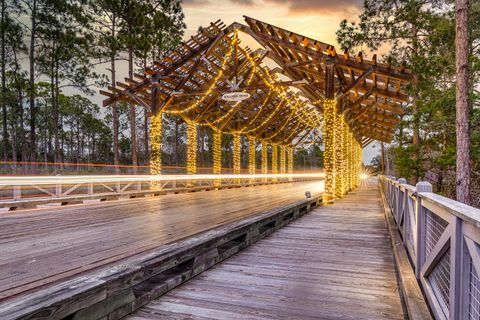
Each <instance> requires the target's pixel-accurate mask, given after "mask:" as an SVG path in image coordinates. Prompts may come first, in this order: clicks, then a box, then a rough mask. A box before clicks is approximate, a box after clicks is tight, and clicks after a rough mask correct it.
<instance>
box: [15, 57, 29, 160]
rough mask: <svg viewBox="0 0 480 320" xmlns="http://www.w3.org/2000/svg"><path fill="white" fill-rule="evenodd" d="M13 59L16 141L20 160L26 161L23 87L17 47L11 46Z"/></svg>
mask: <svg viewBox="0 0 480 320" xmlns="http://www.w3.org/2000/svg"><path fill="white" fill-rule="evenodd" d="M12 53H13V61H14V65H15V71H14V78H15V85H16V89H17V98H18V105H17V111H16V112H17V126H18V134H17V141H18V146H19V148H20V151H21V154H22V161H26V158H27V155H26V143H25V129H24V127H23V87H22V82H21V79H19V70H20V63H19V61H18V56H17V49H16V48H13V50H12Z"/></svg>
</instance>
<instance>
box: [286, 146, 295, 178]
mask: <svg viewBox="0 0 480 320" xmlns="http://www.w3.org/2000/svg"><path fill="white" fill-rule="evenodd" d="M287 152H288V173H293V159H294V148H293V146H289V147H287Z"/></svg>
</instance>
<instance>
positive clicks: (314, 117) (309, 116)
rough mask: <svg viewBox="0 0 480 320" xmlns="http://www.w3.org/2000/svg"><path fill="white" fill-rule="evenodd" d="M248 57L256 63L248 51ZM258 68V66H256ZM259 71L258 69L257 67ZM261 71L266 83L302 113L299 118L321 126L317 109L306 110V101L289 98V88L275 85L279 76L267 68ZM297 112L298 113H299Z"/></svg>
mask: <svg viewBox="0 0 480 320" xmlns="http://www.w3.org/2000/svg"><path fill="white" fill-rule="evenodd" d="M246 57H247V59H249V60H250V61H251V62H252V63H254V60H253V59H252V57H251V56H250V55H249V54H248V53H247V54H246ZM255 68H256V66H255ZM255 70H256V71H257V69H255ZM260 71H262V72H259V71H257V73H258V75H259V76H260V79H262V81H263V82H264V83H265V85H266V86H267V87H268V88H269V89H270V90H271V91H273V92H275V93H276V94H277V95H278V96H280V97H281V98H282V99H284V100H286V101H287V105H288V106H289V107H290V108H291V109H292V110H294V112H295V113H297V112H298V113H300V114H299V117H298V118H299V120H300V121H301V122H303V123H304V124H306V125H308V126H310V127H319V126H320V122H321V120H320V115H319V114H318V112H317V110H316V109H311V110H305V109H306V108H305V105H306V104H305V103H304V102H303V101H301V100H300V99H297V98H291V99H290V98H288V95H287V92H288V91H287V89H285V88H283V87H277V86H275V85H274V83H275V82H277V78H276V77H275V76H272V75H271V74H270V73H269V72H268V71H267V70H265V69H260ZM298 113H297V114H298Z"/></svg>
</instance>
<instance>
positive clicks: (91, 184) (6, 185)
mask: <svg viewBox="0 0 480 320" xmlns="http://www.w3.org/2000/svg"><path fill="white" fill-rule="evenodd" d="M322 178H323V174H322V173H309V174H301V173H299V174H297V173H294V174H256V175H249V174H237V175H233V174H222V175H212V174H199V175H184V174H181V175H86V176H19V177H15V176H3V177H1V176H0V208H4V209H7V210H15V209H19V208H30V207H35V205H38V204H45V203H64V204H70V203H79V202H81V201H84V200H92V199H97V200H98V199H100V200H113V199H118V198H128V197H130V198H133V197H139V196H145V195H160V194H165V193H168V192H172V193H178V192H189V191H196V190H211V189H216V188H230V187H241V186H252V185H259V184H271V183H282V182H293V181H303V180H311V179H322Z"/></svg>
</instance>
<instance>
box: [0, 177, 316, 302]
mask: <svg viewBox="0 0 480 320" xmlns="http://www.w3.org/2000/svg"><path fill="white" fill-rule="evenodd" d="M322 189H323V182H320V181H314V182H299V183H293V184H279V185H267V186H257V187H249V188H240V189H227V190H217V191H209V192H195V193H186V194H177V195H165V196H160V197H155V198H139V199H131V200H118V201H113V202H102V203H98V204H88V205H71V206H66V207H52V208H46V209H33V210H24V211H19V212H10V213H0V252H1V254H0V300H2V299H5V298H8V297H10V296H12V295H14V294H18V293H23V292H25V291H27V290H31V289H37V288H39V287H42V286H45V285H49V284H51V283H54V282H57V283H58V282H60V281H64V280H65V279H67V278H71V277H73V276H76V275H80V274H85V273H86V272H88V271H91V270H93V269H95V268H99V267H103V266H105V265H110V264H112V263H117V262H118V261H120V260H122V259H124V258H128V257H132V256H135V255H138V254H140V253H146V252H149V250H153V249H159V248H162V246H163V245H167V244H172V243H175V242H177V241H179V240H181V239H185V238H188V237H191V236H193V235H196V234H199V233H201V232H204V231H206V230H210V229H213V228H217V227H220V226H223V225H226V224H230V223H232V222H234V221H238V220H242V219H245V218H246V217H251V216H254V215H258V214H260V213H264V212H266V211H269V210H273V209H276V208H281V207H283V206H285V205H288V204H292V203H295V202H298V201H300V200H302V199H305V196H304V194H305V191H307V190H308V191H311V192H312V193H313V194H318V193H319V192H321V191H322Z"/></svg>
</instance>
